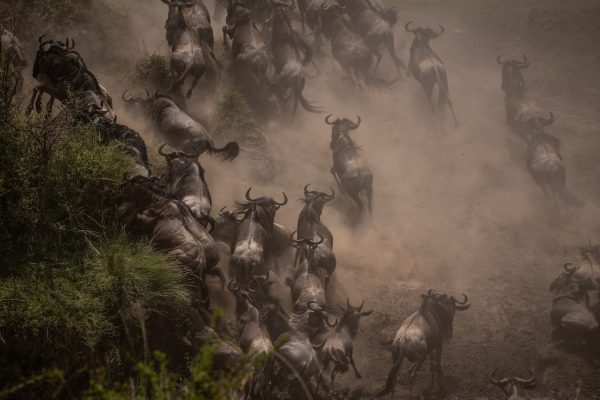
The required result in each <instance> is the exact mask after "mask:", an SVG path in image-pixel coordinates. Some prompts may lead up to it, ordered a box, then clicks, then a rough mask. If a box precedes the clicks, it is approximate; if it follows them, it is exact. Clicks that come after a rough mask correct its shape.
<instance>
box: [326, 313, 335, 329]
mask: <svg viewBox="0 0 600 400" xmlns="http://www.w3.org/2000/svg"><path fill="white" fill-rule="evenodd" d="M323 319H324V320H325V323H326V324H327V326H329V327H330V328H333V327H334V326H336V325H337V323H338V320H337V318H336V319H335V322H334V323H333V324H332V323H330V322H329V315H325V317H324V318H323Z"/></svg>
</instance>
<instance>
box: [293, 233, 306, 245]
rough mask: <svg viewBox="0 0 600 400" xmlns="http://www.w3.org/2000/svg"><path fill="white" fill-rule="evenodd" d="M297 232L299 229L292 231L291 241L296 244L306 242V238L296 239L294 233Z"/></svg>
mask: <svg viewBox="0 0 600 400" xmlns="http://www.w3.org/2000/svg"><path fill="white" fill-rule="evenodd" d="M296 232H297V231H294V232H292V234H291V235H290V241H292V243H296V244H300V243H304V239H294V235H295V234H296Z"/></svg>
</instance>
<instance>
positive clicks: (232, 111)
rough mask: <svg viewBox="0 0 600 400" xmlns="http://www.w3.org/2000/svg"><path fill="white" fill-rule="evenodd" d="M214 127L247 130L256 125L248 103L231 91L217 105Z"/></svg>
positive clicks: (238, 94) (237, 93)
mask: <svg viewBox="0 0 600 400" xmlns="http://www.w3.org/2000/svg"><path fill="white" fill-rule="evenodd" d="M214 119H215V122H216V123H215V125H216V126H217V127H219V128H220V129H229V128H248V127H253V126H255V125H256V121H255V120H254V117H253V116H252V111H251V110H250V107H249V106H248V102H247V101H246V99H245V98H244V96H242V95H241V94H240V93H239V92H237V91H235V90H233V89H231V90H229V91H228V92H227V93H225V95H224V96H223V98H222V99H221V100H220V101H219V103H218V105H217V111H216V113H215V116H214Z"/></svg>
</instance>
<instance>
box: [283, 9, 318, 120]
mask: <svg viewBox="0 0 600 400" xmlns="http://www.w3.org/2000/svg"><path fill="white" fill-rule="evenodd" d="M292 7H293V5H292V6H290V5H288V4H284V3H280V2H276V1H274V0H273V21H272V34H271V51H272V53H273V65H274V66H275V73H276V75H275V78H274V84H275V87H276V88H277V89H278V93H279V97H280V98H281V100H282V101H281V103H282V105H283V104H284V103H285V99H286V97H291V98H292V99H293V108H292V115H295V114H296V109H297V108H298V103H300V105H301V106H302V108H304V109H305V110H306V111H309V112H314V113H317V112H320V110H319V108H318V107H315V106H314V105H312V104H311V103H310V102H309V101H307V100H306V99H305V98H304V95H303V93H302V91H303V90H304V85H305V84H306V78H305V76H304V72H303V70H302V68H303V67H304V66H306V65H307V64H308V63H309V62H310V61H311V58H312V50H311V48H310V46H309V45H308V44H307V43H306V42H305V41H304V39H302V38H301V37H300V35H299V34H298V33H297V32H296V31H295V30H294V29H293V28H292V24H291V22H290V19H289V16H288V15H287V14H286V9H291V8H292ZM288 92H289V95H287V93H288ZM286 95H287V96H286Z"/></svg>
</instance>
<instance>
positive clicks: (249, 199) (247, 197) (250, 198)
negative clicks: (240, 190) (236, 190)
mask: <svg viewBox="0 0 600 400" xmlns="http://www.w3.org/2000/svg"><path fill="white" fill-rule="evenodd" d="M251 190H252V187H249V188H248V190H246V200H248V201H256V200H254V199H253V198H252V197H250V191H251Z"/></svg>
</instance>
